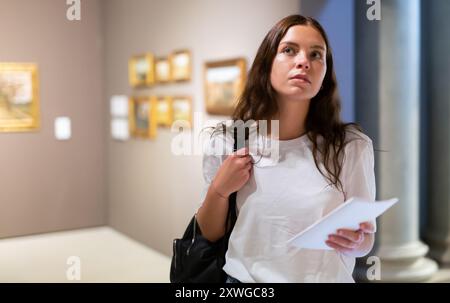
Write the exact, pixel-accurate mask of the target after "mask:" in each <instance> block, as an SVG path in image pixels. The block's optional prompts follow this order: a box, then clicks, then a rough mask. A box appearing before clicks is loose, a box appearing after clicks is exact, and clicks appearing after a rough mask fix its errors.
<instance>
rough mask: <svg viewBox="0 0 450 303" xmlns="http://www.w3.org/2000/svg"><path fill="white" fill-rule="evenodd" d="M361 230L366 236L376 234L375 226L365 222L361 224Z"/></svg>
mask: <svg viewBox="0 0 450 303" xmlns="http://www.w3.org/2000/svg"><path fill="white" fill-rule="evenodd" d="M359 228H360V230H361V231H363V232H365V233H366V234H373V233H374V232H375V226H374V225H373V224H372V223H370V222H363V223H361V224H359Z"/></svg>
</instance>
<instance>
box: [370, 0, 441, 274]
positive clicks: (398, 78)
mask: <svg viewBox="0 0 450 303" xmlns="http://www.w3.org/2000/svg"><path fill="white" fill-rule="evenodd" d="M420 20H421V18H420V1H419V0H407V1H404V0H389V1H382V16H381V21H379V26H380V37H379V39H380V44H379V46H380V49H379V51H380V74H379V75H380V78H379V96H380V101H379V102H380V104H379V108H380V111H379V113H380V114H379V147H380V149H382V150H386V152H380V153H379V163H378V165H379V183H378V184H377V186H378V199H385V198H391V197H398V198H399V199H400V202H399V203H398V204H397V205H396V206H394V207H393V208H392V209H390V210H389V211H388V212H387V213H385V214H384V215H383V216H382V217H381V219H380V222H379V230H378V232H379V237H378V243H377V244H378V246H377V250H376V251H375V255H376V256H378V257H379V258H380V259H381V280H382V281H392V282H396V281H398V282H412V281H423V280H426V279H428V278H429V277H430V276H431V275H432V274H433V273H434V272H436V270H437V265H436V263H435V262H434V261H432V260H430V259H427V258H425V257H424V256H425V255H426V254H427V252H428V247H427V246H426V245H425V244H424V243H422V242H421V241H420V240H419V126H420V119H419V109H420V95H419V94H420V86H421V83H420V27H421V25H420Z"/></svg>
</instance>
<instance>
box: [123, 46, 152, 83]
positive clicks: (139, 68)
mask: <svg viewBox="0 0 450 303" xmlns="http://www.w3.org/2000/svg"><path fill="white" fill-rule="evenodd" d="M128 74H129V75H128V77H129V82H130V85H131V86H132V87H141V86H150V85H152V84H154V83H155V58H154V56H153V54H152V53H146V54H143V55H138V56H133V57H132V58H131V59H130V61H129V62H128Z"/></svg>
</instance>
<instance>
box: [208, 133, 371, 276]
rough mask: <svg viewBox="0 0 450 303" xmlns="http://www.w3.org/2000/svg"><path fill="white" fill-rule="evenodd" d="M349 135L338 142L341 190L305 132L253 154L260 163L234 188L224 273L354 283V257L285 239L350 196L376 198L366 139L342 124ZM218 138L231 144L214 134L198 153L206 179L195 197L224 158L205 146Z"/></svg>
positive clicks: (231, 139) (214, 144)
mask: <svg viewBox="0 0 450 303" xmlns="http://www.w3.org/2000/svg"><path fill="white" fill-rule="evenodd" d="M354 138H356V139H355V140H352V141H351V142H350V143H348V144H347V145H346V147H345V156H344V163H343V167H342V172H341V177H340V179H341V182H342V184H343V188H344V193H345V195H344V194H343V193H342V192H340V191H339V190H337V189H336V187H335V186H332V185H328V184H329V182H328V180H327V179H326V178H325V177H323V176H322V175H321V174H320V172H319V171H318V169H317V167H316V165H315V163H314V158H313V154H312V142H311V141H310V140H309V138H308V137H307V135H303V136H301V137H299V138H296V139H293V140H281V141H277V142H278V144H279V160H278V162H277V163H274V161H273V159H270V158H266V157H262V158H261V159H260V156H253V159H254V161H258V160H259V162H258V163H257V164H255V165H254V166H253V173H252V174H251V176H250V179H249V180H248V182H247V183H246V184H245V185H244V186H243V187H242V188H241V189H240V190H239V191H238V194H237V208H238V219H237V221H236V225H235V227H234V229H233V232H232V234H231V237H230V241H229V246H228V251H227V253H226V264H225V266H224V271H225V272H226V273H227V274H229V275H230V276H232V277H234V278H236V279H238V280H239V281H241V282H258V283H265V282H293V283H297V282H354V280H353V277H352V272H353V269H354V266H355V258H354V257H349V256H346V255H343V254H340V253H338V252H337V251H335V250H312V249H300V248H297V247H293V246H289V245H287V244H286V242H287V241H288V240H289V239H290V238H292V237H293V236H294V235H296V234H298V233H299V232H301V231H302V230H304V229H305V228H306V227H308V226H309V225H311V224H313V223H314V222H316V221H317V220H319V219H320V218H322V217H323V216H325V215H326V214H327V213H329V212H330V211H331V210H333V209H334V208H336V207H337V206H338V205H339V204H341V203H343V202H344V201H345V200H346V199H348V198H350V197H353V196H355V197H362V198H366V199H369V200H372V201H374V200H375V175H374V156H373V147H372V141H371V140H370V138H369V137H367V136H365V135H364V134H362V133H358V134H355V133H354V132H353V131H347V139H346V140H348V139H354ZM224 139H225V140H224ZM265 140H268V141H266V142H270V139H268V138H266V139H265ZM218 142H219V143H220V144H226V145H227V146H229V148H230V150H232V146H233V137H232V136H231V135H230V134H227V136H226V137H225V136H224V135H223V134H219V135H215V136H214V137H213V138H212V139H211V141H210V144H209V147H208V148H209V149H210V150H209V151H208V150H207V152H206V153H205V155H204V156H203V176H204V179H205V181H206V184H205V188H204V191H203V194H202V200H201V201H203V200H204V198H205V196H206V192H207V190H208V187H209V184H210V183H211V181H212V180H213V179H214V176H215V174H216V172H217V170H218V168H219V167H220V165H221V164H222V162H223V160H224V159H225V158H226V157H227V156H226V155H223V156H215V155H213V153H212V152H211V151H212V149H214V147H215V146H217V144H218ZM260 143H261V142H260ZM250 144H254V143H250ZM208 154H209V155H208ZM322 167H323V166H322ZM323 171H325V170H323ZM369 250H370V248H369V249H368V251H367V253H368V252H369Z"/></svg>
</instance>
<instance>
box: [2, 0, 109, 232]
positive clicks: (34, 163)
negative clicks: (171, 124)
mask: <svg viewBox="0 0 450 303" xmlns="http://www.w3.org/2000/svg"><path fill="white" fill-rule="evenodd" d="M65 3H66V1H62V0H38V1H36V0H0V37H1V42H0V43H1V47H0V62H5V61H12V62H36V63H37V64H38V65H39V78H40V103H41V107H40V112H41V127H40V129H39V130H38V131H37V132H33V133H31V132H28V133H0V180H1V185H0V237H11V236H17V235H24V234H31V233H41V232H48V231H56V230H64V229H73V228H79V227H87V226H96V225H103V224H105V223H106V192H105V189H106V186H105V181H104V180H105V179H104V176H105V162H106V161H105V154H106V149H105V147H106V144H105V142H106V138H105V135H104V134H105V131H106V130H105V121H106V120H105V108H104V107H105V101H104V98H103V78H102V70H103V66H102V60H101V59H102V45H101V43H102V41H101V30H102V29H101V22H100V20H101V15H100V14H101V9H100V2H99V1H97V0H89V1H82V4H83V5H82V15H81V18H82V20H81V21H77V22H69V21H68V20H67V19H66V9H67V6H66V4H65ZM58 116H69V117H70V118H71V119H72V133H73V137H72V139H71V140H70V141H57V140H56V139H55V138H54V133H53V121H54V119H55V118H56V117H58Z"/></svg>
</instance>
